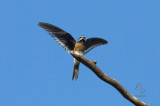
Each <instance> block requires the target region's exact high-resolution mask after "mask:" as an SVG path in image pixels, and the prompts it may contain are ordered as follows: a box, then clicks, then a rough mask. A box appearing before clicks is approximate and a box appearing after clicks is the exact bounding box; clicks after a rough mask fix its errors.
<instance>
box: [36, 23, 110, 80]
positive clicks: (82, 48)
mask: <svg viewBox="0 0 160 106" xmlns="http://www.w3.org/2000/svg"><path fill="white" fill-rule="evenodd" d="M38 25H39V26H40V27H41V28H42V29H44V30H45V31H47V32H48V33H49V34H50V35H51V37H53V39H54V40H55V41H56V42H57V43H58V44H59V45H61V46H62V47H63V48H64V49H65V50H66V51H67V52H68V53H71V52H74V53H75V54H78V55H85V54H87V53H88V52H89V51H91V50H92V49H93V48H95V47H97V46H99V45H104V44H107V43H108V41H107V40H104V39H102V38H98V37H93V38H88V39H86V37H85V36H80V37H79V39H78V41H77V42H76V40H75V39H74V38H73V37H72V35H71V34H70V33H68V32H66V31H64V30H63V29H61V28H59V27H57V26H55V25H52V24H49V23H45V22H39V23H38ZM79 65H80V62H79V61H78V60H76V59H75V58H74V68H73V75H72V80H74V78H75V80H77V78H78V73H79Z"/></svg>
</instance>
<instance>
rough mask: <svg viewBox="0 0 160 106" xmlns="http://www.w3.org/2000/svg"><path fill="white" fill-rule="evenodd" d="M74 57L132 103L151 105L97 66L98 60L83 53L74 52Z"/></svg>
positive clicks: (144, 105)
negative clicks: (89, 58)
mask: <svg viewBox="0 0 160 106" xmlns="http://www.w3.org/2000/svg"><path fill="white" fill-rule="evenodd" d="M70 54H71V55H72V56H73V57H74V58H76V59H77V60H78V61H80V62H81V63H82V64H84V65H85V66H87V67H88V68H89V69H91V70H92V71H93V72H94V73H95V74H96V75H97V76H98V77H99V78H100V79H101V80H103V81H104V82H106V83H108V84H110V85H112V86H113V87H114V88H116V89H117V90H118V91H119V92H120V93H121V95H122V96H123V97H124V98H126V99H127V100H129V101H130V102H131V103H133V104H135V105H136V106H151V105H147V104H146V103H144V102H142V101H140V100H139V99H137V98H136V97H134V96H133V95H131V94H130V93H129V92H128V91H127V90H126V89H125V88H124V87H123V86H122V85H121V84H120V83H119V82H118V81H117V80H115V79H113V78H111V77H109V76H107V75H106V74H104V73H103V72H102V71H101V70H100V69H99V68H98V67H97V66H96V61H89V60H88V59H86V58H85V57H83V56H81V55H77V54H74V52H71V53H70Z"/></svg>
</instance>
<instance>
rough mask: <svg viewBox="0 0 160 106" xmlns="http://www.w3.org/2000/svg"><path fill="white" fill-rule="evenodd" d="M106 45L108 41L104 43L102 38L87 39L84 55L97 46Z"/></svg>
mask: <svg viewBox="0 0 160 106" xmlns="http://www.w3.org/2000/svg"><path fill="white" fill-rule="evenodd" d="M107 43H108V41H106V40H104V39H102V38H89V39H87V40H86V48H85V51H84V54H86V53H88V52H89V51H91V50H92V49H93V48H95V47H97V46H99V45H104V44H107Z"/></svg>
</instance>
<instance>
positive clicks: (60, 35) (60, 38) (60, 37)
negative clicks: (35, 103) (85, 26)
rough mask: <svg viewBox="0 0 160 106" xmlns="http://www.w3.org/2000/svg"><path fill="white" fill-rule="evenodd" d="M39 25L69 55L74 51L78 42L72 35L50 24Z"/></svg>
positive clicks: (41, 23) (42, 23)
mask: <svg viewBox="0 0 160 106" xmlns="http://www.w3.org/2000/svg"><path fill="white" fill-rule="evenodd" d="M38 25H39V26H40V27H41V28H43V29H44V30H46V31H47V32H48V33H49V34H50V35H51V36H52V37H53V38H54V40H56V41H57V42H58V43H59V44H60V45H61V46H62V47H63V48H64V49H65V50H66V51H67V52H68V53H69V51H72V50H73V49H74V45H75V43H76V41H75V39H74V38H73V37H72V35H71V34H69V33H67V32H66V31H64V30H62V29H60V28H58V27H56V26H54V25H51V24H48V23H44V22H40V23H38Z"/></svg>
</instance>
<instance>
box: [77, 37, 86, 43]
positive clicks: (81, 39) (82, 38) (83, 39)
mask: <svg viewBox="0 0 160 106" xmlns="http://www.w3.org/2000/svg"><path fill="white" fill-rule="evenodd" d="M80 41H86V37H85V36H80V37H79V39H78V42H80Z"/></svg>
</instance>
